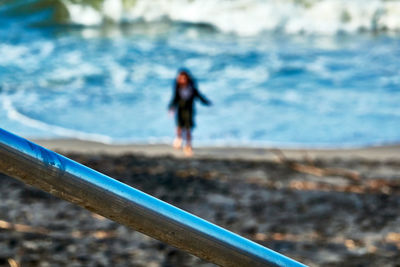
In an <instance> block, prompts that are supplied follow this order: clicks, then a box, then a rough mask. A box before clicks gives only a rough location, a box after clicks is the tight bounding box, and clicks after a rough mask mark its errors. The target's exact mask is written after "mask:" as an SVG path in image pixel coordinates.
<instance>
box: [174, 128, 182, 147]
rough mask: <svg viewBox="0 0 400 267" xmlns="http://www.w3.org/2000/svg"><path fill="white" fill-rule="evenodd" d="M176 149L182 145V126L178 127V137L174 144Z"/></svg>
mask: <svg viewBox="0 0 400 267" xmlns="http://www.w3.org/2000/svg"><path fill="white" fill-rule="evenodd" d="M172 146H173V147H174V148H175V149H179V148H181V146H182V128H181V127H176V138H175V140H174V142H173V144H172Z"/></svg>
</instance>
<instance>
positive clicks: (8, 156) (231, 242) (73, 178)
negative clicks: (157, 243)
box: [0, 129, 305, 266]
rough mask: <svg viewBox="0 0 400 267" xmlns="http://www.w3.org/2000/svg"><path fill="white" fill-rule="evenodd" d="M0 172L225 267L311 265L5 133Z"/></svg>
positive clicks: (0, 131)
mask: <svg viewBox="0 0 400 267" xmlns="http://www.w3.org/2000/svg"><path fill="white" fill-rule="evenodd" d="M0 171H1V172H3V173H5V174H7V175H9V176H11V177H14V178H17V179H19V180H21V181H22V182H24V183H27V184H30V185H33V186H36V187H38V188H40V189H42V190H44V191H47V192H49V193H51V194H53V195H56V196H58V197H60V198H62V199H65V200H67V201H71V202H73V203H76V204H78V205H80V206H82V207H84V208H86V209H88V210H90V211H93V212H96V213H98V214H101V215H103V216H105V217H107V218H110V219H112V220H114V221H117V222H119V223H121V224H124V225H127V226H129V227H132V228H133V229H135V230H137V231H139V232H142V233H144V234H146V235H148V236H151V237H153V238H156V239H158V240H161V241H164V242H166V243H168V244H171V245H173V246H175V247H178V248H181V249H183V250H185V251H187V252H189V253H191V254H194V255H196V256H198V257H200V258H203V259H205V260H207V261H210V262H213V263H216V264H218V265H221V266H305V265H303V264H301V263H299V262H296V261H294V260H292V259H289V258H287V257H285V256H283V255H281V254H279V253H277V252H275V251H272V250H270V249H268V248H265V247H263V246H261V245H259V244H257V243H254V242H252V241H250V240H248V239H246V238H243V237H241V236H239V235H236V234H234V233H232V232H230V231H228V230H225V229H223V228H221V227H219V226H216V225H214V224H212V223H210V222H207V221H205V220H203V219H201V218H199V217H196V216H194V215H192V214H190V213H188V212H185V211H183V210H181V209H179V208H176V207H174V206H172V205H170V204H168V203H166V202H163V201H161V200H159V199H157V198H154V197H152V196H150V195H148V194H146V193H143V192H141V191H139V190H137V189H135V188H132V187H130V186H128V185H126V184H123V183H121V182H119V181H117V180H114V179H112V178H110V177H108V176H106V175H103V174H101V173H99V172H97V171H94V170H92V169H90V168H88V167H85V166H83V165H81V164H79V163H77V162H75V161H72V160H70V159H68V158H66V157H64V156H61V155H59V154H57V153H55V152H52V151H50V150H48V149H46V148H43V147H41V146H38V145H36V144H34V143H32V142H30V141H28V140H26V139H23V138H21V137H18V136H16V135H13V134H11V133H9V132H7V131H5V130H3V129H0Z"/></svg>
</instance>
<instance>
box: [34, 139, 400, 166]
mask: <svg viewBox="0 0 400 267" xmlns="http://www.w3.org/2000/svg"><path fill="white" fill-rule="evenodd" d="M32 141H33V142H35V143H37V144H39V145H41V146H43V147H45V148H48V149H50V150H55V151H57V152H60V153H82V154H110V155H122V154H141V155H144V156H148V157H159V156H171V157H175V158H184V157H185V156H184V155H183V152H182V151H180V150H174V149H173V148H172V147H171V146H170V145H167V144H105V143H101V142H94V141H84V140H78V139H33V140H32ZM276 150H279V151H281V152H282V153H283V154H284V155H285V156H286V157H287V158H288V159H296V160H297V159H304V158H311V159H315V158H319V159H334V158H342V159H343V158H345V159H353V158H358V159H366V160H391V159H393V160H399V159H400V144H395V145H385V146H371V147H365V148H323V149H318V148H279V147H260V148H256V147H239V146H238V147H233V146H232V147H219V146H206V147H194V152H195V153H194V158H212V159H242V160H258V161H273V160H276V153H274V151H276Z"/></svg>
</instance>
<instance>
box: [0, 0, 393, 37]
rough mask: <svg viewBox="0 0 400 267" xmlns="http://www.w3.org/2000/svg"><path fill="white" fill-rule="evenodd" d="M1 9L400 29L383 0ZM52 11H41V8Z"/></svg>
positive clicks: (232, 27)
mask: <svg viewBox="0 0 400 267" xmlns="http://www.w3.org/2000/svg"><path fill="white" fill-rule="evenodd" d="M3 3H5V4H2V5H0V12H6V13H9V14H14V15H15V14H22V13H23V14H26V13H29V12H30V13H44V14H48V15H47V21H49V20H50V21H52V22H53V23H61V24H72V25H81V26H100V25H104V24H107V23H111V24H126V23H128V24H135V23H137V22H141V23H142V22H160V21H161V22H168V23H189V24H193V25H198V24H200V25H210V26H212V27H213V28H215V29H217V30H219V31H221V32H224V33H233V34H238V35H245V36H252V35H258V34H260V33H263V32H271V31H272V32H283V33H289V34H323V35H333V34H338V33H358V32H373V33H375V32H389V33H399V32H400V1H387V0H369V1H368V2H367V3H366V1H365V0H352V1H348V0H268V1H267V0H229V1H228V0H154V1H148V0H30V1H25V0H24V1H22V0H19V1H11V0H6V1H4V2H3ZM49 10H50V11H51V12H47V13H46V12H45V11H49Z"/></svg>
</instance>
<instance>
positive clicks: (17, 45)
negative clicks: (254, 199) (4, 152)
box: [0, 0, 400, 147]
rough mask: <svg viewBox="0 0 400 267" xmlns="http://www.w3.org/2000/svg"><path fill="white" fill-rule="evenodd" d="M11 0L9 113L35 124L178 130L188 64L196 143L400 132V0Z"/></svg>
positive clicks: (146, 132)
mask: <svg viewBox="0 0 400 267" xmlns="http://www.w3.org/2000/svg"><path fill="white" fill-rule="evenodd" d="M367 2H368V3H366V1H358V0H353V1H341V0H280V1H274V0H270V1H267V0H263V1H262V0H231V1H227V0H192V1H189V0H155V1H148V0H136V1H134V0H125V1H121V0H59V1H57V0H51V1H50V0H42V1H40V0H30V1H25V0H24V1H19V0H16V1H15V0H13V1H11V0H2V1H0V55H1V56H0V87H1V89H0V90H1V91H0V127H2V128H4V129H7V130H10V131H13V132H16V133H17V134H20V135H23V136H25V137H30V138H79V139H86V140H97V141H101V142H107V143H169V142H171V140H172V138H173V136H174V120H173V119H172V118H170V117H168V116H167V105H168V102H169V100H170V97H171V94H172V83H173V79H174V77H175V75H176V73H177V69H178V68H180V67H187V68H189V69H190V70H191V72H192V73H193V74H194V76H195V77H196V78H197V81H198V84H199V89H200V91H201V92H203V93H204V94H205V95H206V96H207V97H208V98H210V99H211V100H212V101H213V103H214V105H213V106H212V107H211V108H208V107H202V106H201V105H200V104H199V105H197V117H196V122H197V127H196V130H195V133H194V135H195V145H246V146H287V147H293V146H295V147H355V146H367V145H380V144H392V143H399V142H400V130H399V128H400V127H399V126H400V104H399V103H400V89H399V84H400V39H399V36H400V35H399V34H400V2H399V1H378V0H370V1H367Z"/></svg>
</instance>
